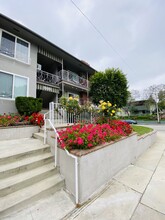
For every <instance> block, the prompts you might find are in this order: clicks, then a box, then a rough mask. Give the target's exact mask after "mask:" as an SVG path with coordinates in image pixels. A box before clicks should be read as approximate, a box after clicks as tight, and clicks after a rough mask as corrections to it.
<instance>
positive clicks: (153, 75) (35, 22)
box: [0, 0, 165, 91]
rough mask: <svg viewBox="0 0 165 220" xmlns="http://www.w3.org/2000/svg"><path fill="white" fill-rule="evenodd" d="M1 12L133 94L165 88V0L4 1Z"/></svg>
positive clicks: (1, 3) (0, 8) (2, 0)
mask: <svg viewBox="0 0 165 220" xmlns="http://www.w3.org/2000/svg"><path fill="white" fill-rule="evenodd" d="M0 12H1V13H2V14H4V15H6V16H8V17H10V18H11V19H13V20H16V21H17V22H19V23H21V24H22V25H24V26H26V27H27V28H29V29H31V30H32V31H34V32H36V33H37V34H39V35H41V36H43V37H44V38H46V39H47V40H49V41H51V42H53V43H54V44H55V45H57V46H58V47H60V48H62V49H63V50H65V51H67V52H68V53H70V54H72V55H73V56H75V57H77V58H78V59H80V60H84V61H86V62H87V63H89V64H90V66H91V67H93V68H95V69H96V70H97V71H102V72H104V71H105V69H107V68H112V67H113V68H119V69H120V70H122V72H123V73H124V74H125V75H126V77H127V80H128V84H129V90H139V91H142V90H144V89H146V88H147V87H149V86H151V85H154V84H162V83H163V84H165V13H164V12H165V1H164V0H136V1H135V0H28V1H25V0H0Z"/></svg>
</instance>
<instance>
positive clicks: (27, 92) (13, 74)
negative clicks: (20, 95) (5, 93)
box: [0, 69, 29, 100]
mask: <svg viewBox="0 0 165 220" xmlns="http://www.w3.org/2000/svg"><path fill="white" fill-rule="evenodd" d="M1 72H2V73H4V74H5V73H6V74H9V75H12V76H13V85H12V98H6V97H1V96H0V99H3V100H15V98H14V83H15V77H17V76H18V77H21V78H24V79H27V90H26V96H27V97H28V96H29V77H26V76H22V75H18V74H15V73H11V72H7V71H4V70H1V69H0V73H1Z"/></svg>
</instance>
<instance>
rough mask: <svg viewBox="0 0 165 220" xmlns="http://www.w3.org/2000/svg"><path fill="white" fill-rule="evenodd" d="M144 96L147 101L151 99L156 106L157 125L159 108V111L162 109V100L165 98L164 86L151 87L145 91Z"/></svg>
mask: <svg viewBox="0 0 165 220" xmlns="http://www.w3.org/2000/svg"><path fill="white" fill-rule="evenodd" d="M145 95H146V97H147V99H148V100H149V99H152V100H154V102H155V106H156V112H157V120H158V123H159V120H160V118H159V113H160V109H159V108H160V107H161V110H163V108H164V98H165V85H164V84H160V85H152V86H150V87H149V88H148V89H146V90H145Z"/></svg>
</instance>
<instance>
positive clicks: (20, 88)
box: [14, 76, 27, 98]
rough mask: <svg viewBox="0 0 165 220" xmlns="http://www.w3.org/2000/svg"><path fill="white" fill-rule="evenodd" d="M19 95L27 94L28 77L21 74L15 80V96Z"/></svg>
mask: <svg viewBox="0 0 165 220" xmlns="http://www.w3.org/2000/svg"><path fill="white" fill-rule="evenodd" d="M17 96H27V79H26V78H23V77H20V76H15V80H14V98H16V97H17Z"/></svg>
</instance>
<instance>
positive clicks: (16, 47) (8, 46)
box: [0, 31, 29, 63]
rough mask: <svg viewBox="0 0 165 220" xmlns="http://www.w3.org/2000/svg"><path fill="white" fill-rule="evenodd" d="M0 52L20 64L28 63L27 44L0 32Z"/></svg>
mask: <svg viewBox="0 0 165 220" xmlns="http://www.w3.org/2000/svg"><path fill="white" fill-rule="evenodd" d="M0 52H1V53H2V54H5V55H7V56H10V57H13V58H16V59H17V60H20V61H22V62H25V63H28V62H29V43H28V42H26V41H24V40H21V39H20V38H18V37H16V36H13V35H11V34H9V33H7V32H4V31H2V37H1V46H0Z"/></svg>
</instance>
